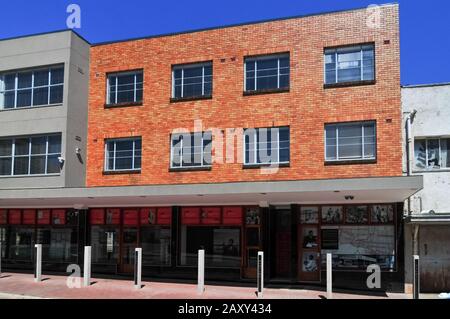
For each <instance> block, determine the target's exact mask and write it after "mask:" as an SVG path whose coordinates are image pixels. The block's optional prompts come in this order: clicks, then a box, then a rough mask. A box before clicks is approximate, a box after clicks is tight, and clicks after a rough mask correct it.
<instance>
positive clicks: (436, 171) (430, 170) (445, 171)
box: [412, 168, 450, 174]
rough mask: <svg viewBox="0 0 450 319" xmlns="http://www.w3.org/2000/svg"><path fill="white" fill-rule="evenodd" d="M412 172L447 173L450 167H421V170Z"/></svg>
mask: <svg viewBox="0 0 450 319" xmlns="http://www.w3.org/2000/svg"><path fill="white" fill-rule="evenodd" d="M412 172H413V174H417V173H420V174H422V173H448V172H450V168H436V169H421V170H413V171H412Z"/></svg>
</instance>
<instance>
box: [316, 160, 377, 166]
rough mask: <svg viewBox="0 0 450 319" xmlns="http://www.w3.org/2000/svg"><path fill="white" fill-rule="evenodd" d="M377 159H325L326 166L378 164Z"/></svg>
mask: <svg viewBox="0 0 450 319" xmlns="http://www.w3.org/2000/svg"><path fill="white" fill-rule="evenodd" d="M376 163H377V160H376V159H362V160H361V159H359V160H340V161H325V166H331V165H358V164H376Z"/></svg>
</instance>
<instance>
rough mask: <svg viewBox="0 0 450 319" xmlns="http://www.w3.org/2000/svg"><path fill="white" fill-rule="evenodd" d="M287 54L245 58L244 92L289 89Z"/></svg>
mask: <svg viewBox="0 0 450 319" xmlns="http://www.w3.org/2000/svg"><path fill="white" fill-rule="evenodd" d="M289 74H290V65H289V54H280V55H268V56H259V57H248V58H245V82H244V83H245V88H244V91H245V92H264V91H273V90H287V89H289Z"/></svg>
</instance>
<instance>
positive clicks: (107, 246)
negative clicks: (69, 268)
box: [91, 226, 119, 264]
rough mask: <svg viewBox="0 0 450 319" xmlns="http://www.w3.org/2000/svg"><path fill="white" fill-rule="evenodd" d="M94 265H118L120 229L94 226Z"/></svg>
mask: <svg viewBox="0 0 450 319" xmlns="http://www.w3.org/2000/svg"><path fill="white" fill-rule="evenodd" d="M91 244H92V263H96V264H116V263H117V262H118V258H119V228H118V227H105V226H92V230H91Z"/></svg>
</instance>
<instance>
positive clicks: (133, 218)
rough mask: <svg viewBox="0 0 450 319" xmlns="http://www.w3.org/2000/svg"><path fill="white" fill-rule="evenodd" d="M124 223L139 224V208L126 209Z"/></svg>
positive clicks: (128, 224) (129, 224)
mask: <svg viewBox="0 0 450 319" xmlns="http://www.w3.org/2000/svg"><path fill="white" fill-rule="evenodd" d="M123 223H124V225H127V226H136V225H137V224H138V210H137V209H126V210H124V211H123Z"/></svg>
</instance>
